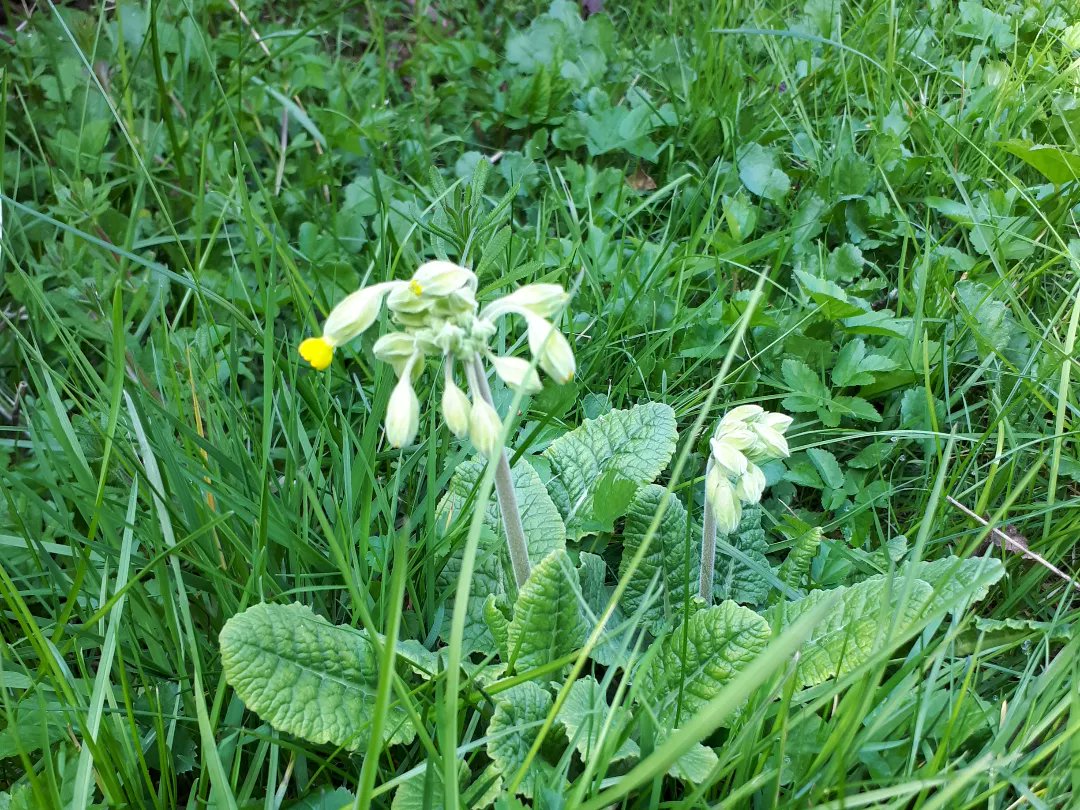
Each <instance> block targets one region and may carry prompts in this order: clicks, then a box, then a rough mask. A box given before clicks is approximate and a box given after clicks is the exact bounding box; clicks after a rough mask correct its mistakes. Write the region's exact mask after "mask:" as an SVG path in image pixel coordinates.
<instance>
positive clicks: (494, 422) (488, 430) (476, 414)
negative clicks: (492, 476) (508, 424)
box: [469, 398, 502, 458]
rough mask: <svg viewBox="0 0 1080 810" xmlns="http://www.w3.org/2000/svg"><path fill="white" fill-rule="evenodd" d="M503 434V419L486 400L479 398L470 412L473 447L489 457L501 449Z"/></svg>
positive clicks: (470, 437) (470, 439)
mask: <svg viewBox="0 0 1080 810" xmlns="http://www.w3.org/2000/svg"><path fill="white" fill-rule="evenodd" d="M501 435H502V420H501V419H499V414H497V413H496V412H495V409H494V408H492V407H491V406H490V405H488V404H487V403H486V402H484V400H482V399H480V398H477V399H476V400H475V401H474V402H473V404H472V410H471V411H470V413H469V441H471V442H472V444H473V447H475V448H476V449H477V450H479V451H480V452H481V453H483V454H484V455H485V456H487V457H488V458H491V457H492V456H494V455H495V452H496V451H497V450H498V449H499V437H500V436H501Z"/></svg>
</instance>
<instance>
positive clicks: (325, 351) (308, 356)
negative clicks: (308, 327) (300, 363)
mask: <svg viewBox="0 0 1080 810" xmlns="http://www.w3.org/2000/svg"><path fill="white" fill-rule="evenodd" d="M300 356H301V357H303V358H304V359H305V360H307V361H308V362H309V363H310V364H311V367H312V368H314V369H317V370H318V371H323V370H324V369H326V368H328V367H329V366H330V361H331V360H332V359H333V358H334V347H333V346H331V345H330V344H329V343H327V342H326V340H325V339H324V338H321V337H314V338H308V339H307V340H305V341H304V342H303V343H301V344H300Z"/></svg>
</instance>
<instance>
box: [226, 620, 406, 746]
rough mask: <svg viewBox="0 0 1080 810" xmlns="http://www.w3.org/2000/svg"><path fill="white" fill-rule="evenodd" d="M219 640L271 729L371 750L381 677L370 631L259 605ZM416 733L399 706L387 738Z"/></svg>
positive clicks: (240, 691) (230, 669) (229, 666)
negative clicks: (373, 714)
mask: <svg viewBox="0 0 1080 810" xmlns="http://www.w3.org/2000/svg"><path fill="white" fill-rule="evenodd" d="M219 640H220V642H221V660H222V664H223V665H224V668H225V678H226V680H228V682H229V684H230V685H231V686H232V687H233V689H235V690H236V694H237V695H239V696H240V699H241V700H243V701H244V704H245V705H246V706H247V707H248V708H249V709H251V710H252V711H253V712H255V713H256V714H257V715H259V717H261V718H262V719H263V720H265V721H266V722H268V723H269V724H270V725H271V726H273V727H274V728H276V729H278V730H279V731H284V732H286V733H288V734H294V735H296V736H297V737H302V738H303V739H305V740H308V741H309V742H313V743H320V744H321V743H333V744H334V745H340V746H342V747H344V748H346V749H348V750H350V751H356V750H360V749H362V748H364V747H365V745H366V743H367V740H368V736H369V734H370V726H371V717H372V707H373V705H374V702H375V690H376V684H377V682H378V673H377V659H376V657H375V651H374V649H373V648H372V646H371V643H370V642H369V641H368V639H367V637H366V636H365V635H364V634H363V633H362V632H360V631H358V630H355V629H353V628H351V627H348V626H345V625H333V624H330V622H328V621H326V619H324V618H322V617H321V616H317V615H315V613H314V612H313V611H312V610H311V608H309V607H307V606H305V605H301V604H299V603H293V604H291V605H272V604H259V605H254V606H252V607H250V608H248V609H247V610H245V611H244V612H243V613H238V614H237V615H235V616H233V617H232V618H231V619H229V620H228V621H227V622H226V623H225V626H224V627H223V628H222V630H221V634H220V637H219ZM414 736H415V731H414V730H413V728H412V726H411V724H410V723H409V722H408V720H407V717H406V712H405V710H404V709H403V708H402V707H400V706H396V705H392V706H391V707H390V713H389V717H388V718H387V723H386V739H387V740H388V741H389V742H394V743H399V742H401V743H404V742H410V741H411V740H412V739H413V737H414Z"/></svg>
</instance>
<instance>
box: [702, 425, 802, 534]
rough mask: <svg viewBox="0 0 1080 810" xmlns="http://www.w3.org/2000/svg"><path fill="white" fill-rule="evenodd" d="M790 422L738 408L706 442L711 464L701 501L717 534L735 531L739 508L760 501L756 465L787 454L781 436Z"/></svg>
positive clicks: (760, 485) (760, 478) (762, 477)
mask: <svg viewBox="0 0 1080 810" xmlns="http://www.w3.org/2000/svg"><path fill="white" fill-rule="evenodd" d="M791 421H792V419H791V417H790V416H788V415H787V414H783V413H770V412H769V411H766V410H765V409H764V408H761V407H760V406H758V405H740V406H739V407H737V408H733V409H732V410H731V411H729V412H728V413H726V414H724V418H723V419H721V420H720V425H719V427H717V429H716V433H715V434H714V435H713V437H712V439H711V440H710V442H709V444H710V447H711V449H712V464H711V465H710V467H709V471H708V474H707V475H706V476H705V497H706V498H707V499H708V502H709V505H710V506H711V507H712V510H713V513H714V515H715V518H716V528H717V529H719V530H720V531H722V532H724V533H725V534H729V533H731V532H733V531H735V529H736V527H737V526H738V525H739V520H740V519H741V517H742V505H743V504H744V503H747V504H750V503H757V502H758V501H760V500H761V495H762V493H763V492H764V491H765V473H763V472H762V471H761V467H759V466H758V465H759V464H762V463H764V462H766V461H769V460H771V459H774V458H785V457H786V456H788V455H789V454H790V452H789V450H788V444H787V439H785V438H784V432H785V431H786V430H787V429H788V428H789V427H790V426H791Z"/></svg>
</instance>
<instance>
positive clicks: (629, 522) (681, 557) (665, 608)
mask: <svg viewBox="0 0 1080 810" xmlns="http://www.w3.org/2000/svg"><path fill="white" fill-rule="evenodd" d="M666 491H667V490H665V489H664V487H662V486H659V485H657V484H651V485H649V486H647V487H642V488H641V489H640V490H638V492H637V494H636V495H635V496H634V498H633V500H632V501H631V502H630V507H629V509H628V511H627V513H626V524H625V527H624V528H623V551H622V562H621V563H620V564H619V578H620V579H622V578H623V577H624V576H626V572H627V571H628V570H629V567H630V561H631V560H632V559H633V558H634V555H635V554H637V552H638V549H640V548H641V546H642V544H643V543H644V542H645V537H646V535H647V534H648V531H649V527H650V526H651V525H652V522H653V516H654V515H655V514H656V512H657V510H658V509H659V508H660V502H661V501H662V500H663V498H664V494H665V493H666ZM700 549H701V538H700V537H699V536H698V534H697V532H692V533H691V536H690V537H689V538H688V537H687V525H686V508H685V507H684V506H683V505H682V502H681V501H680V500H679V499H678V498H676V497H675V496H674V495H672V496H671V499H670V500H669V501H668V505H667V509H666V510H665V511H664V515H663V517H662V518H661V519H660V525H659V526H658V527H657V529H656V533H655V535H654V536H653V538H652V539H651V540H650V541H649V548H648V551H646V552H645V555H644V556H643V557H642V558H641V564H640V565H639V566H638V567H637V569H636V570H635V571H634V573H633V574H632V575H631V576H630V579H629V580H628V581H627V584H626V590H625V591H624V592H623V598H622V608H623V610H624V611H625V612H626V613H636V612H637V611H638V610H639V609H640V610H641V611H642V617H643V619H644V623H645V626H646V627H647V628H648V629H649V631H650V632H652V633H653V634H656V633H658V632H659V631H660V629H661V628H662V627H663V626H664V625H665V624H670V623H671V622H672V621H674V619H675V618H676V617H677V616H678V615H679V614H681V613H682V612H683V610H684V606H685V605H688V604H689V603H690V600H691V598H692V597H693V596H694V594H695V593H696V589H697V584H698V576H699V574H700V572H701V558H700V556H699V550H700Z"/></svg>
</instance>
